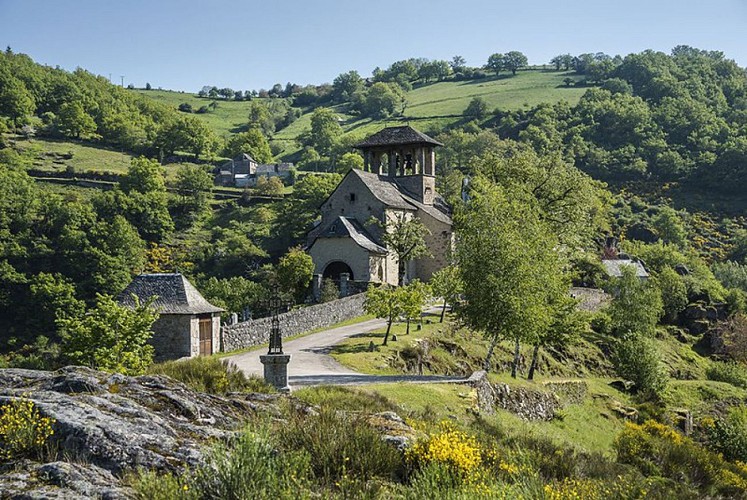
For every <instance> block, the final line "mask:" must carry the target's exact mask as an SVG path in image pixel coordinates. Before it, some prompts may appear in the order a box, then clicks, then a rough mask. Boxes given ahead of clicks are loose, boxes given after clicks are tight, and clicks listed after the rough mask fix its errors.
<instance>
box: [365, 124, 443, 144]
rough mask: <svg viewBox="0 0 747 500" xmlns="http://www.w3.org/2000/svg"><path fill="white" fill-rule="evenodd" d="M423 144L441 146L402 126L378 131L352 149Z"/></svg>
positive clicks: (412, 129) (409, 127)
mask: <svg viewBox="0 0 747 500" xmlns="http://www.w3.org/2000/svg"><path fill="white" fill-rule="evenodd" d="M423 143H425V144H431V145H433V146H443V144H441V143H440V142H438V141H437V140H435V139H433V138H432V137H428V136H427V135H425V134H424V133H422V132H420V131H418V130H415V129H414V128H412V127H411V126H409V125H403V126H400V127H387V128H385V129H383V130H379V131H378V132H376V133H375V134H373V135H371V136H369V137H368V138H367V139H365V140H364V141H363V142H361V143H359V144H356V145H355V146H354V147H355V148H358V149H362V148H370V147H376V146H404V145H406V144H423Z"/></svg>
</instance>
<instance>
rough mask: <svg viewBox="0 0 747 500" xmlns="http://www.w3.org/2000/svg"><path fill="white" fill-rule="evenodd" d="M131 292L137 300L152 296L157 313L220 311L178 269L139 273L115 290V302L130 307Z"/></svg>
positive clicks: (133, 303)
mask: <svg viewBox="0 0 747 500" xmlns="http://www.w3.org/2000/svg"><path fill="white" fill-rule="evenodd" d="M133 295H135V296H136V297H138V299H139V300H140V302H141V303H142V302H145V301H147V300H149V299H150V298H151V297H153V296H156V297H157V298H156V300H155V302H153V306H154V307H155V308H156V309H157V310H158V312H160V313H161V314H206V313H217V312H223V309H221V308H220V307H216V306H214V305H213V304H211V303H210V302H208V301H207V300H206V299H205V297H203V296H202V295H201V294H200V292H198V291H197V289H196V288H195V287H194V286H192V283H190V282H189V281H188V280H187V278H185V277H184V276H183V275H182V274H180V273H162V274H161V273H159V274H140V275H138V276H135V279H133V280H132V282H131V283H130V284H129V285H127V288H125V289H124V291H123V292H122V293H121V294H119V297H118V298H117V299H118V301H119V303H120V304H122V305H125V306H129V307H134V306H135V300H134V299H133V297H132V296H133Z"/></svg>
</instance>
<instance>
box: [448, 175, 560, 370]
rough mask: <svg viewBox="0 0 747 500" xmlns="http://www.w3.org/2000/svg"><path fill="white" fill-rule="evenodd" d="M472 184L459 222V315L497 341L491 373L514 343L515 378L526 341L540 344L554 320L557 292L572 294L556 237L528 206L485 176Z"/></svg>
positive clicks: (457, 252)
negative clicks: (502, 350)
mask: <svg viewBox="0 0 747 500" xmlns="http://www.w3.org/2000/svg"><path fill="white" fill-rule="evenodd" d="M472 185H473V189H472V192H471V194H470V201H469V203H468V204H467V205H466V207H465V208H463V209H462V210H461V211H460V212H458V213H457V215H456V218H455V223H456V228H457V231H458V234H459V241H458V245H457V249H456V257H457V262H458V265H459V269H460V273H461V277H462V281H463V283H464V297H465V299H466V300H465V305H464V306H463V307H462V308H460V310H459V312H460V316H461V317H462V318H463V320H464V321H465V322H466V323H467V324H468V325H469V326H470V327H472V328H474V329H476V330H479V331H482V332H483V333H484V335H485V336H486V337H488V338H490V339H491V341H492V342H491V344H490V349H489V351H488V355H487V357H486V359H485V367H486V369H488V368H489V367H490V358H491V357H492V354H493V349H494V348H495V345H496V344H497V342H498V341H499V340H502V339H505V340H510V341H512V342H513V343H514V362H513V366H512V369H511V375H512V376H513V377H516V371H517V367H518V363H519V348H520V344H521V342H530V343H535V342H537V341H538V339H539V337H540V335H541V334H542V333H543V332H545V331H546V330H547V329H548V328H549V327H550V325H551V324H552V323H553V321H554V309H553V305H554V304H555V303H557V302H558V300H557V297H558V294H565V293H566V292H567V289H564V287H563V281H562V275H563V273H562V265H561V260H560V258H559V256H558V254H557V253H556V251H555V248H556V246H557V239H556V238H555V237H554V235H553V233H552V231H551V230H550V228H549V227H548V226H547V225H546V224H544V223H543V222H542V221H541V220H540V218H539V217H538V215H537V211H536V210H535V208H534V207H533V206H531V205H530V204H529V203H526V202H523V201H522V200H520V199H517V198H516V197H514V196H512V195H510V194H509V192H508V191H507V190H505V189H504V188H502V187H501V186H498V185H495V184H493V183H490V182H489V181H486V180H485V179H482V178H476V179H475V180H474V181H473V183H472Z"/></svg>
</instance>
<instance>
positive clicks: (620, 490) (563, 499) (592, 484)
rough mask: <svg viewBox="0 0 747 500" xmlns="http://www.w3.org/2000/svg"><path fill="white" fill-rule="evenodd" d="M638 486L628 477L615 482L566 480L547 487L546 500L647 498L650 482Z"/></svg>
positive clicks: (619, 478) (617, 479)
mask: <svg viewBox="0 0 747 500" xmlns="http://www.w3.org/2000/svg"><path fill="white" fill-rule="evenodd" d="M643 483H644V484H638V483H637V482H636V481H634V480H631V479H630V478H627V477H622V476H618V477H617V478H616V480H614V481H604V480H599V479H570V478H568V479H564V480H563V481H561V482H559V483H553V484H547V485H545V488H544V492H545V499H546V500H607V499H609V498H631V499H632V498H646V495H647V493H648V490H647V487H646V486H647V485H646V484H645V483H648V481H644V482H643Z"/></svg>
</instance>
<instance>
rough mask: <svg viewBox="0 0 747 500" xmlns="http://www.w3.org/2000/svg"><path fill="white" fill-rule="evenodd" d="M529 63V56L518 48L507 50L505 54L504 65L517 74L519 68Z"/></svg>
mask: <svg viewBox="0 0 747 500" xmlns="http://www.w3.org/2000/svg"><path fill="white" fill-rule="evenodd" d="M528 64H529V61H527V56H525V55H524V54H522V53H521V52H518V51H516V50H512V51H511V52H507V53H506V55H505V56H503V67H504V68H505V69H507V70H508V71H510V72H511V73H512V74H514V75H515V74H516V71H517V70H519V69H521V68H523V67H525V66H526V65H528Z"/></svg>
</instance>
